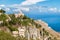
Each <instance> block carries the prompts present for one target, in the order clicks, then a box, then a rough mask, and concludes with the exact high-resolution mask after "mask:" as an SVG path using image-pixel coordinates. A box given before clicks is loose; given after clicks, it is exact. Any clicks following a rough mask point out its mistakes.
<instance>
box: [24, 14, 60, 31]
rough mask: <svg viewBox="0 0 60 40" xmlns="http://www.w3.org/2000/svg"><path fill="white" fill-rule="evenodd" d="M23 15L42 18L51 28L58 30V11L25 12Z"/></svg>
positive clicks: (59, 17)
mask: <svg viewBox="0 0 60 40" xmlns="http://www.w3.org/2000/svg"><path fill="white" fill-rule="evenodd" d="M25 15H26V16H28V17H30V18H32V19H34V20H42V21H44V22H46V23H48V26H50V27H51V28H52V29H53V30H55V31H57V32H60V13H42V14H41V13H35V14H34V13H25Z"/></svg>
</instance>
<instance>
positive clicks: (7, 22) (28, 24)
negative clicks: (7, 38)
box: [0, 12, 60, 40]
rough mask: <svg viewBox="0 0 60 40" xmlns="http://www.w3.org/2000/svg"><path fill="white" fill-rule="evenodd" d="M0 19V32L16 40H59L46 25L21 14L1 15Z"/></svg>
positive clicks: (59, 35)
mask: <svg viewBox="0 0 60 40" xmlns="http://www.w3.org/2000/svg"><path fill="white" fill-rule="evenodd" d="M0 18H1V19H0V31H4V32H8V33H10V34H11V35H13V36H14V37H16V40H25V39H26V40H60V34H59V33H57V32H55V31H54V30H53V29H51V28H50V27H49V26H48V24H47V23H45V22H43V21H42V20H33V19H31V18H28V17H26V16H25V15H24V14H23V13H22V12H21V13H19V14H9V15H8V14H3V13H1V15H0ZM17 37H18V38H17ZM19 37H20V39H19ZM21 38H22V39H21ZM24 38H25V39H24Z"/></svg>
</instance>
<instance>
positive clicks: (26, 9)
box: [21, 7, 30, 12]
mask: <svg viewBox="0 0 60 40" xmlns="http://www.w3.org/2000/svg"><path fill="white" fill-rule="evenodd" d="M21 10H23V11H27V12H28V11H30V9H29V8H28V7H25V8H21Z"/></svg>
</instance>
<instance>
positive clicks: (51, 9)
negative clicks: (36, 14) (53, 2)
mask: <svg viewBox="0 0 60 40" xmlns="http://www.w3.org/2000/svg"><path fill="white" fill-rule="evenodd" d="M48 10H49V11H52V12H57V11H58V9H57V8H55V7H54V8H49V9H48Z"/></svg>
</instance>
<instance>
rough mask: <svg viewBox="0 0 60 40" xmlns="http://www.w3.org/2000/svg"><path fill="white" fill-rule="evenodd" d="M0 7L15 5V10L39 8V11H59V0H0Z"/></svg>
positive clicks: (7, 7) (7, 8)
mask: <svg viewBox="0 0 60 40" xmlns="http://www.w3.org/2000/svg"><path fill="white" fill-rule="evenodd" d="M21 6H24V7H21ZM26 6H27V7H26ZM31 6H34V7H31ZM36 6H37V7H36ZM1 7H6V10H10V9H9V7H13V8H15V7H16V8H18V9H17V10H19V9H22V10H25V11H30V10H31V9H33V10H37V9H39V11H40V12H42V11H43V12H48V11H50V12H60V0H0V8H1ZM17 10H14V11H17Z"/></svg>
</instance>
